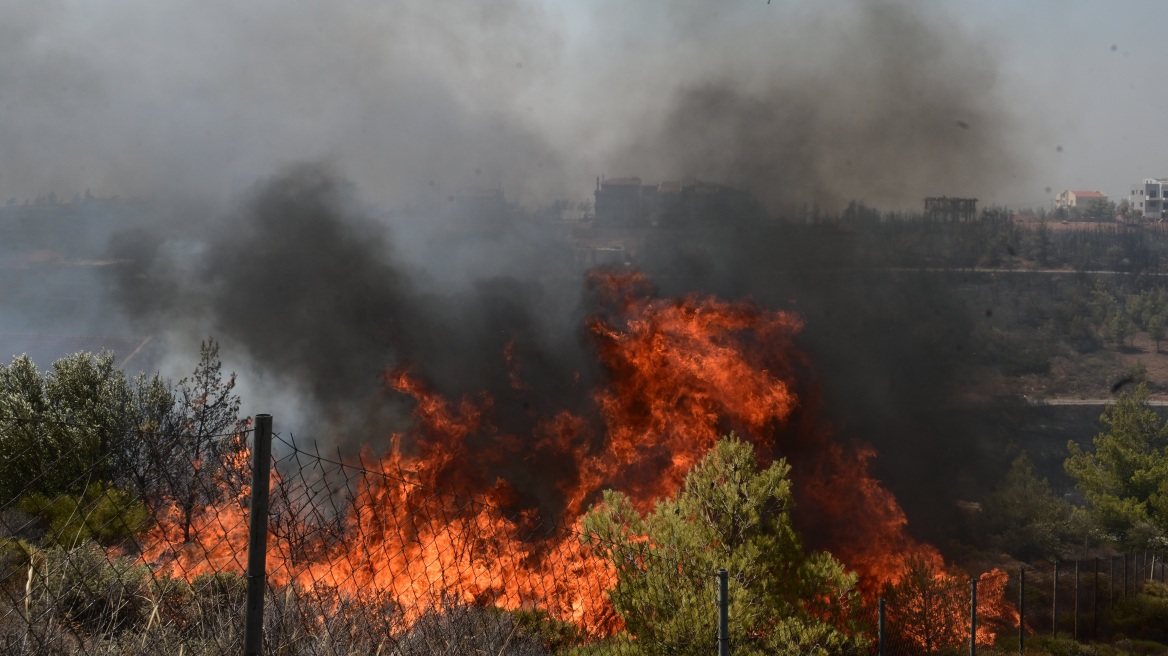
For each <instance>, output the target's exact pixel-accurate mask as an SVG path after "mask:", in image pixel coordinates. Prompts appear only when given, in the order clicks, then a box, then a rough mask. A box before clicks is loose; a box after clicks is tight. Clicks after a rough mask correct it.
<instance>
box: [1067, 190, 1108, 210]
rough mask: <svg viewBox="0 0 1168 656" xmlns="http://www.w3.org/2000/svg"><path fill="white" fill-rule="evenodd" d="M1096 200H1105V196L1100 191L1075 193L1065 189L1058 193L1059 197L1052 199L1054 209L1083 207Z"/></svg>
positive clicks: (1075, 191)
mask: <svg viewBox="0 0 1168 656" xmlns="http://www.w3.org/2000/svg"><path fill="white" fill-rule="evenodd" d="M1096 200H1103V201H1106V200H1107V194H1105V193H1103V192H1102V191H1077V190H1073V189H1067V190H1066V191H1062V192H1059V195H1058V196H1056V197H1055V199H1054V206H1055V208H1056V209H1063V208H1069V207H1085V206H1086V205H1087V204H1088V203H1090V202H1092V201H1096Z"/></svg>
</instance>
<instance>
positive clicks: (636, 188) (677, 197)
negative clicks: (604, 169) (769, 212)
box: [596, 178, 760, 227]
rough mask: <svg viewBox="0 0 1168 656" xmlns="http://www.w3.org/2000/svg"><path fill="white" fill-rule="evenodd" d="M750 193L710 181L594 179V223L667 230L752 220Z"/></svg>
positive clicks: (753, 207)
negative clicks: (703, 223)
mask: <svg viewBox="0 0 1168 656" xmlns="http://www.w3.org/2000/svg"><path fill="white" fill-rule="evenodd" d="M759 207H760V206H758V204H757V203H756V202H755V201H754V198H753V196H751V195H750V193H749V192H747V191H744V190H741V189H735V188H733V187H728V186H726V185H721V184H716V183H713V182H702V181H700V180H683V181H676V182H662V183H660V184H644V183H642V181H641V179H640V178H609V179H607V180H605V179H602V178H597V179H596V223H597V225H602V226H621V227H648V226H654V227H669V226H683V225H686V224H690V223H695V222H703V221H705V222H717V221H733V220H743V219H748V218H753V217H754V216H755V214H757V212H758V211H759Z"/></svg>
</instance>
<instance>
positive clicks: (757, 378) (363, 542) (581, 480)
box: [143, 273, 1008, 641]
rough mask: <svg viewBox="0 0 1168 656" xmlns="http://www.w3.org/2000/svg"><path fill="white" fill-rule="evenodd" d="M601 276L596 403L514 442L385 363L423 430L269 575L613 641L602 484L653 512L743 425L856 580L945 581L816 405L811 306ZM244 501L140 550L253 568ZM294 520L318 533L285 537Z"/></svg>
mask: <svg viewBox="0 0 1168 656" xmlns="http://www.w3.org/2000/svg"><path fill="white" fill-rule="evenodd" d="M590 285H591V289H592V292H593V293H594V297H595V299H596V300H597V303H598V306H599V310H598V312H597V313H596V315H595V316H594V318H593V319H591V320H590V322H589V324H588V326H587V328H588V332H589V334H590V335H591V338H592V340H593V342H594V344H595V348H596V353H597V356H598V358H599V362H600V364H601V365H602V367H603V369H604V371H605V372H606V373H607V380H606V381H605V383H604V384H602V385H600V386H599V387H598V389H595V390H593V391H592V392H591V401H592V402H593V407H594V409H595V413H594V415H591V416H589V415H587V414H584V413H580V412H576V413H574V412H570V411H568V410H564V409H557V408H552V409H549V410H547V411H546V412H544V413H543V415H542V416H541V417H540V418H538V419H537V420H536V421H535V423H534V429H533V431H532V434H530V435H511V434H507V433H506V432H505V431H504V430H502V429H500V428H499V427H498V426H497V425H496V423H495V422H494V421H493V416H494V413H495V412H496V410H497V404H498V403H499V402H500V400H499V399H495V398H492V397H491V396H490V395H488V394H485V393H483V394H479V395H477V396H467V397H464V398H460V399H447V398H444V397H442V396H441V395H439V394H437V393H435V392H434V391H432V390H431V389H430V388H429V387H428V386H427V384H426V382H425V378H424V375H422V374H419V373H417V372H416V371H415V370H413V369H410V368H408V367H405V368H395V369H392V370H390V371H388V372H387V373H386V376H385V382H386V386H387V388H388V389H389V390H392V391H393V393H397V394H401V395H404V396H406V397H408V398H410V399H412V401H413V418H414V423H415V427H414V428H413V429H412V430H410V431H408V432H405V433H401V434H395V435H393V436H390V437H389V440H388V444H386V446H385V447H383V448H382V449H381V450H373V449H372V448H371V449H369V450H368V451H367V452H366V453H364V454H362V457H361V460H360V466H361V467H362V468H363V469H364V470H365V471H364V472H363V475H362V476H361V477H360V478H359V479H358V480H359V483H358V484H357V486H356V489H355V490H354V491H353V497H352V504H351V507H352V510H351V511H349V512H348V513H347V514H345V515H344V516H341V517H339V518H337V522H336V524H337V525H338V526H339V528H337V529H336V533H335V534H336V535H341V536H345V537H343V538H337V537H335V536H334V537H332V538H331V539H330V538H325V537H320V535H319V534H320V533H322V532H320V531H316V532H315V533H314V532H313V531H308V530H291V531H286V532H285V534H284V535H280V536H277V535H275V534H274V535H273V538H272V539H271V540H270V541H269V549H270V550H269V556H268V563H269V565H268V568H269V572H270V574H269V578H270V580H271V581H272V582H273V583H274V584H275V585H287V584H290V583H293V584H296V585H298V586H301V587H302V588H304V589H313V588H314V587H318V586H321V585H324V586H326V587H327V588H328V589H330V590H335V591H339V592H341V593H344V594H348V595H352V596H354V597H369V596H374V597H386V596H388V597H389V598H390V599H391V600H392V601H393V602H395V603H396V604H397V605H398V607H400V608H403V609H405V613H406V618H405V619H406V621H411V620H412V619H416V618H417V617H418V616H419V615H420V614H421V613H423V612H425V611H426V610H427V609H432V608H436V607H437V606H438V605H439V604H440V603H442V602H443V600H444V599H449V598H455V599H458V600H461V601H464V602H467V603H477V604H489V605H494V606H498V607H501V608H506V609H524V608H535V607H538V608H541V609H544V610H546V611H547V612H548V613H549V614H550V615H551V616H552V617H554V618H557V619H562V620H568V621H573V622H576V623H577V624H579V625H581V626H583V627H585V628H586V629H587V630H589V631H591V632H594V633H599V634H609V633H611V632H613V631H615V630H617V629H618V628H619V623H618V620H617V618H616V617H615V615H614V613H613V611H612V609H611V608H610V607H608V606H607V604H604V603H596V602H595V600H598V599H603V597H604V596H603V594H602V593H603V591H604V590H607V589H609V588H611V586H612V585H613V583H614V581H615V573H614V572H613V571H612V570H611V568H610V567H609V566H608V565H607V564H606V563H605V562H604V561H602V560H600V559H599V558H596V557H594V556H593V555H591V554H590V553H589V552H588V550H587V548H586V547H585V546H583V545H582V544H581V542H580V540H579V537H578V536H577V535H576V534H574V533H573V532H572V530H571V529H572V528H573V527H578V526H579V520H580V519H581V517H582V516H583V514H584V513H585V512H586V511H587V509H588V507H589V505H590V504H591V503H593V502H595V501H596V500H597V498H598V497H599V494H600V492H601V491H602V490H604V489H606V488H615V489H619V490H621V491H623V492H625V493H626V494H627V495H628V496H629V497H630V498H631V499H632V500H633V502H634V503H635V504H637V505H638V506H639V507H640V509H642V510H647V509H649V508H651V507H652V506H653V504H654V502H655V501H656V500H658V499H661V498H664V497H667V496H669V495H671V494H672V493H673V491H674V490H676V489H677V488H678V487H679V486H680V485H681V483H682V481H683V479H684V477H685V475H686V474H687V472H688V471H689V470H690V468H691V467H692V466H693V465H694V464H695V463H696V462H697V461H698V460H699V459H700V458H701V457H702V456H703V455H704V454H705V453H706V452H707V451H708V450H709V449H710V448H711V447H712V446H713V445H714V443H715V442H716V441H717V439H718V438H719V437H720V436H722V435H725V434H726V433H728V432H730V431H734V432H736V433H738V434H739V435H741V436H743V437H744V438H745V439H749V440H750V441H752V442H753V443H754V444H755V445H756V451H757V452H758V453H760V455H761V457H763V458H775V457H787V458H788V459H789V460H790V461H791V463H792V467H793V475H794V477H795V484H796V490H797V495H796V499H797V502H798V504H799V512H800V518H801V519H802V520H803V523H804V524H806V525H807V528H808V529H809V530H811V531H812V532H813V533H815V534H816V535H819V536H822V537H821V541H822V542H823V544H824V546H826V547H827V548H828V549H829V550H830V551H832V553H833V554H835V555H836V556H837V557H838V558H840V560H842V561H843V562H844V563H845V564H846V565H848V566H849V567H850V568H852V569H853V570H855V571H856V572H857V573H858V574H859V575H860V580H861V590H862V592H863V594H864V597H865V598H866V599H867V600H869V601H871V600H873V599H874V598H875V596H876V595H877V593H878V592H879V591H881V590H882V589H884V588H886V587H887V586H893V585H896V584H899V583H901V581H902V580H903V579H904V577H905V569H904V563H905V562H906V558H912V559H916V560H917V561H920V562H923V563H925V564H927V565H928V567H929V568H930V571H932V572H935V573H936V574H935V576H937V577H944V576H945V574H944V572H945V564H944V562H943V560H942V558H941V555H940V554H939V553H938V552H937V550H936V549H934V548H933V547H931V546H929V545H924V544H920V543H918V542H916V541H915V540H913V539H912V538H911V537H910V536H909V535H908V533H907V530H906V527H907V520H906V518H905V516H904V513H903V511H902V510H901V509H900V506H899V505H898V503H897V502H896V499H895V498H894V497H893V496H892V494H891V493H890V492H889V491H888V490H886V489H885V488H884V487H883V486H882V485H881V484H880V482H879V481H877V480H876V479H874V478H873V477H872V476H871V475H870V473H869V471H868V463H869V461H870V460H871V459H872V458H873V457H874V455H875V454H874V452H873V451H871V450H870V449H865V448H845V447H844V446H842V445H839V444H837V443H835V442H833V441H832V438H831V433H830V430H829V429H828V428H827V427H825V426H824V425H823V424H822V423H821V421H820V419H819V418H817V417H816V408H815V395H814V386H813V385H810V384H808V383H807V380H806V379H807V375H806V373H807V371H808V370H809V363H808V362H807V361H806V359H805V358H804V356H802V355H801V352H800V350H799V349H798V348H797V346H796V339H797V336H798V334H799V332H800V331H801V330H802V328H803V324H802V321H801V320H800V319H799V318H798V317H797V316H796V315H794V314H792V313H789V312H783V311H775V310H769V309H765V308H761V307H759V306H757V305H755V304H753V303H749V302H726V301H722V300H719V299H716V298H712V297H701V296H689V297H685V298H681V299H673V300H669V299H655V298H653V296H652V294H651V293H650V290H649V285H648V282H647V281H646V280H645V278H644V277H643V276H641V275H640V274H637V273H607V274H598V275H595V276H593V277H592V278H591V279H590ZM501 356H502V361H501V366H506V367H508V370H509V381H510V387H511V389H512V390H513V391H514V393H516V394H523V393H525V392H526V391H527V390H528V389H529V387H528V384H527V383H526V382H525V381H524V379H523V369H522V367H521V363H520V362H519V358H518V357H517V355H516V349H515V344H514V341H511V342H509V343H508V344H507V346H506V349H505V351H504V353H503V354H501ZM537 411H541V412H542V411H543V409H537ZM484 444H486V445H489V448H484V447H483V446H482V445H484ZM508 459H510V460H518V461H522V462H525V463H526V464H527V465H528V466H529V467H530V468H531V470H532V471H533V472H536V473H541V472H543V471H552V472H555V475H556V481H555V489H556V490H558V492H559V493H561V494H562V511H561V512H562V515H561V517H560V519H559V522H558V523H557V524H555V525H554V526H552V525H551V524H549V523H548V521H547V520H546V518H544V517H541V516H540V513H539V511H537V510H534V509H532V508H530V507H525V506H524V504H522V503H520V499H521V498H522V496H523V495H522V490H521V489H520V487H518V486H517V484H516V483H515V482H514V481H508V480H504V478H502V477H500V476H498V475H493V474H492V473H491V472H492V470H493V468H494V467H495V465H497V464H498V463H499V462H501V461H504V460H508ZM275 474H276V476H277V479H276V481H275V484H276V485H277V486H278V484H279V478H278V476H279V473H278V472H276V473H275ZM439 491H442V493H439ZM247 496H248V490H246V489H241V490H239V491H238V492H237V494H235V495H234V496H233V497H231V498H229V499H227V500H226V502H225V503H222V504H217V505H214V506H210V507H207V508H205V509H203V511H202V512H200V513H199V514H198V516H197V517H196V518H195V521H194V526H195V531H194V536H195V538H194V539H193V540H191V541H188V542H185V543H184V541H183V540H182V537H181V535H179V534H177V533H176V527H175V526H174V524H173V522H170V521H163V522H161V523H160V525H159V526H158V527H156V528H155V529H154V534H153V535H152V536H151V544H152V547H151V549H149V550H147V552H146V553H145V554H144V556H143V557H144V558H146V559H147V560H149V561H151V562H160V563H166V564H167V565H166V566H167V567H169V568H170V571H171V572H172V573H175V574H179V575H182V576H186V577H193V576H195V575H197V574H199V573H203V572H210V571H217V570H234V571H242V570H243V562H244V554H245V552H246V544H247V535H246V532H247V523H246V521H245V505H244V502H245V501H246V499H247ZM528 505H530V504H528ZM809 518H810V519H809ZM292 533H295V534H297V535H301V534H303V535H316V536H317V537H311V538H308V537H305V538H304V539H302V540H289V539H287V534H292ZM565 564H567V566H568V567H569V568H570V571H571V577H570V578H569V579H566V578H565V576H564V567H565ZM983 581H984V584H983V585H984V586H985V587H984V592H983V598H984V599H986V600H987V601H986V604H987V605H986V609H987V610H986V612H987V613H990V614H991V615H995V614H996V615H999V616H1000V615H1002V614H1003V613H1007V612H1008V611H1007V610H1005V609H1004V608H998V607H996V606H993V604H995V603H999V602H1000V600H1001V596H1002V589H1003V588H1004V584H1005V578H1004V575H1002V576H1000V577H999V576H998V574H997V573H992V574H991V575H986V576H985V577H984V578H983ZM1006 608H1008V605H1006ZM987 631H988V629H987ZM986 639H987V640H988V639H992V636H990V634H989V633H987V634H986ZM980 640H981V638H980V637H979V641H980Z"/></svg>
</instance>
